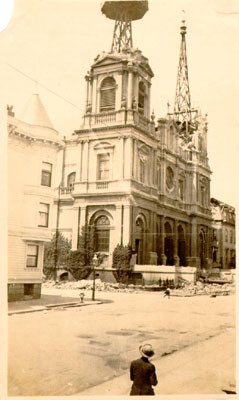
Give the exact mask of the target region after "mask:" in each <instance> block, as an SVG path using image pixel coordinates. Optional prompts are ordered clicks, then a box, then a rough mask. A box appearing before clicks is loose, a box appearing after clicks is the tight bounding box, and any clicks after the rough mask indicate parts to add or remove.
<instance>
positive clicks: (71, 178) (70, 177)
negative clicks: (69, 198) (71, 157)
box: [67, 172, 76, 189]
mask: <svg viewBox="0 0 239 400" xmlns="http://www.w3.org/2000/svg"><path fill="white" fill-rule="evenodd" d="M75 180H76V173H75V172H72V173H71V174H69V175H68V177H67V187H68V188H70V189H73V187H74V183H75Z"/></svg>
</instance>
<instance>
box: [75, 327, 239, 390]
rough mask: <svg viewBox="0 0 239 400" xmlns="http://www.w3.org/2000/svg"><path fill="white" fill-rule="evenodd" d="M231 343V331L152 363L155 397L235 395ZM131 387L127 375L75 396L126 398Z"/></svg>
mask: <svg viewBox="0 0 239 400" xmlns="http://www.w3.org/2000/svg"><path fill="white" fill-rule="evenodd" d="M232 341H235V329H230V330H228V331H227V332H224V333H222V334H220V335H218V336H215V337H213V338H210V339H208V340H206V341H204V342H202V343H197V344H195V345H193V346H190V347H187V348H185V349H182V350H179V351H176V352H175V353H173V354H170V355H167V356H165V357H163V358H161V359H160V360H157V359H156V360H152V362H153V364H154V365H155V367H156V371H157V376H158V381H159V383H158V385H157V386H156V387H155V388H154V390H155V394H156V395H172V394H174V395H176V394H177V395H180V394H181V395H182V394H184V395H186V394H221V395H222V394H225V395H226V392H225V391H230V392H235V391H236V386H235V355H234V354H231V350H230V349H231V348H232V347H231V342H232ZM222 343H223V346H222ZM131 384H132V382H130V380H129V372H127V374H124V375H121V376H118V377H116V378H113V379H111V380H108V381H106V382H103V383H101V384H100V385H97V386H94V387H91V388H89V389H87V390H84V391H82V392H80V393H77V394H76V395H78V396H84V395H89V396H93V395H97V396H99V395H109V396H113V395H114V396H119V395H129V393H130V387H131Z"/></svg>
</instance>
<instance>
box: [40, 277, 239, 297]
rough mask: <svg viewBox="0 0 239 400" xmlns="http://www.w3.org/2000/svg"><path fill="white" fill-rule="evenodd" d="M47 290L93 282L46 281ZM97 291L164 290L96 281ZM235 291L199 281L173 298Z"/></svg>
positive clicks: (174, 292)
mask: <svg viewBox="0 0 239 400" xmlns="http://www.w3.org/2000/svg"><path fill="white" fill-rule="evenodd" d="M43 285H44V287H45V288H51V287H52V288H53V287H54V288H55V289H72V290H79V289H80V290H83V291H84V290H86V291H88V290H92V288H93V280H88V279H87V280H86V279H82V280H80V281H75V282H69V281H60V282H55V281H46V282H44V283H43ZM95 290H96V291H98V292H118V293H141V292H142V291H144V292H145V291H159V290H163V288H161V287H159V285H146V286H143V285H124V284H122V283H109V282H102V281H101V280H100V279H96V280H95ZM234 291H235V283H225V284H223V285H219V284H215V283H214V284H210V283H203V282H200V281H198V282H197V284H196V285H195V284H193V283H188V284H184V286H183V287H180V288H177V289H171V296H179V297H190V296H199V295H207V296H212V297H215V296H222V295H224V296H225V295H228V294H230V293H233V292H234Z"/></svg>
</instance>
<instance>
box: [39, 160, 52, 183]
mask: <svg viewBox="0 0 239 400" xmlns="http://www.w3.org/2000/svg"><path fill="white" fill-rule="evenodd" d="M51 175H52V164H50V163H48V162H43V163H42V171H41V185H42V186H49V187H50V186H51Z"/></svg>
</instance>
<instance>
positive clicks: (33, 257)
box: [26, 244, 39, 268]
mask: <svg viewBox="0 0 239 400" xmlns="http://www.w3.org/2000/svg"><path fill="white" fill-rule="evenodd" d="M38 252H39V246H38V245H36V244H28V245H27V260H26V267H30V268H37V265H38Z"/></svg>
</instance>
